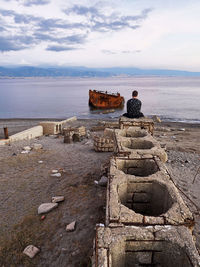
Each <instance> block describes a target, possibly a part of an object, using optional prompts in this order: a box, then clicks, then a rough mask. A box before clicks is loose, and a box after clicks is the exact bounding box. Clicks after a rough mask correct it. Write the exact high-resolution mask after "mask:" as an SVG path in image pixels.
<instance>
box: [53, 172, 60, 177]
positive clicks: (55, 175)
mask: <svg viewBox="0 0 200 267" xmlns="http://www.w3.org/2000/svg"><path fill="white" fill-rule="evenodd" d="M51 176H52V177H61V173H59V172H58V173H52V174H51Z"/></svg>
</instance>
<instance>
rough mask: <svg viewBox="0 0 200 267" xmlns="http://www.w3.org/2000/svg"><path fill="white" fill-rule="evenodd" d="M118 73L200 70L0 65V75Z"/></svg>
mask: <svg viewBox="0 0 200 267" xmlns="http://www.w3.org/2000/svg"><path fill="white" fill-rule="evenodd" d="M119 75H121V76H185V77H200V72H189V71H181V70H160V69H138V68H120V67H116V68H86V67H27V66H24V67H0V77H111V76H119Z"/></svg>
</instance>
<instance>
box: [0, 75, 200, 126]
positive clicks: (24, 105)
mask: <svg viewBox="0 0 200 267" xmlns="http://www.w3.org/2000/svg"><path fill="white" fill-rule="evenodd" d="M89 89H96V90H107V91H109V92H120V94H121V95H123V96H124V97H125V100H126V101H127V100H128V99H129V98H130V97H131V93H132V90H134V89H137V90H138V91H139V99H140V100H141V101H142V112H143V113H144V114H145V115H154V114H156V115H158V116H160V117H161V118H162V119H164V120H171V121H186V122H194V123H195V122H200V78H182V77H128V78H127V77H126V78H124V77H123V78H122V77H120V78H116V77H113V78H14V79H2V78H1V79H0V93H1V96H0V118H66V117H70V116H77V117H78V118H113V117H118V116H119V115H120V114H122V113H124V112H125V109H126V107H125V108H124V110H120V111H119V110H118V111H115V112H114V113H110V114H99V113H97V112H96V111H95V112H94V111H90V109H89V107H88V91H89Z"/></svg>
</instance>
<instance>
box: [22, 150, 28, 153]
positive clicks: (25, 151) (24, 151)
mask: <svg viewBox="0 0 200 267" xmlns="http://www.w3.org/2000/svg"><path fill="white" fill-rule="evenodd" d="M28 153H30V151H28V150H23V151H22V152H21V154H28Z"/></svg>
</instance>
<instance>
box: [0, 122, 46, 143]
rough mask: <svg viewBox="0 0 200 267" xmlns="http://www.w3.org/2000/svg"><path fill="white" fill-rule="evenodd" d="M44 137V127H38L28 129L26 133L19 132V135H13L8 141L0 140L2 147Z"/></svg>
mask: <svg viewBox="0 0 200 267" xmlns="http://www.w3.org/2000/svg"><path fill="white" fill-rule="evenodd" d="M42 135H43V127H42V126H40V125H38V126H35V127H32V128H30V129H27V130H25V131H22V132H19V133H17V134H14V135H11V136H10V137H9V139H7V140H5V139H4V140H0V145H5V144H10V143H12V142H15V141H20V140H28V139H32V138H36V137H39V136H42Z"/></svg>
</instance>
